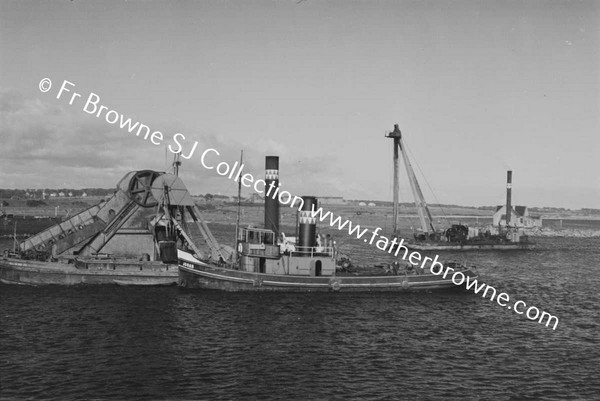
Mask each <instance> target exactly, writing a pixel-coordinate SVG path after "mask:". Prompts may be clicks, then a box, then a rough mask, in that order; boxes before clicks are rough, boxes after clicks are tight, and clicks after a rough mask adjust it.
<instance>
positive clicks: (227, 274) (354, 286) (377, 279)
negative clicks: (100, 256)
mask: <svg viewBox="0 0 600 401" xmlns="http://www.w3.org/2000/svg"><path fill="white" fill-rule="evenodd" d="M464 273H465V276H471V277H476V276H477V275H476V274H475V273H473V272H472V271H470V270H468V271H464ZM179 285H180V286H182V287H185V288H200V289H213V290H224V291H287V292H329V291H355V292H358V291H360V292H369V291H428V290H429V291H430V290H455V289H460V288H461V287H459V286H457V285H455V284H453V283H452V282H451V281H450V280H449V279H442V278H441V277H440V276H435V275H432V274H422V275H418V274H410V275H398V276H332V277H324V276H317V277H314V276H292V275H275V274H263V273H252V272H245V271H240V270H233V269H228V268H222V267H216V266H211V265H208V264H204V263H203V264H197V265H195V266H194V267H191V266H183V265H180V266H179Z"/></svg>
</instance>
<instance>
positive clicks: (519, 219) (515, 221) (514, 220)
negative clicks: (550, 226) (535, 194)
mask: <svg viewBox="0 0 600 401" xmlns="http://www.w3.org/2000/svg"><path fill="white" fill-rule="evenodd" d="M511 209H512V211H511V214H510V225H511V226H515V227H524V228H526V227H541V226H542V219H536V218H533V217H531V216H530V215H529V209H528V208H527V206H514V207H512V208H511ZM492 221H493V224H494V225H495V226H497V225H500V226H506V205H503V206H496V212H495V213H494V217H493V220H492Z"/></svg>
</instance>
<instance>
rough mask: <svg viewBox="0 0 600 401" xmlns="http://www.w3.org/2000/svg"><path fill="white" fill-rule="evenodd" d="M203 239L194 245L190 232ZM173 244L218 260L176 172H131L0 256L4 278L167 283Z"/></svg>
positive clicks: (171, 277) (221, 255)
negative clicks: (109, 192) (96, 199)
mask: <svg viewBox="0 0 600 401" xmlns="http://www.w3.org/2000/svg"><path fill="white" fill-rule="evenodd" d="M198 233H199V234H200V235H201V236H203V237H204V240H205V242H206V244H207V246H208V251H206V250H205V252H202V251H200V249H198V248H197V246H196V244H195V243H194V241H193V240H192V234H196V237H199V236H200V235H198ZM178 250H189V251H191V252H193V253H195V254H196V255H201V256H199V257H202V258H203V259H206V260H214V261H219V260H225V259H227V258H230V257H231V252H232V249H231V248H229V249H228V248H227V247H221V246H220V245H219V244H218V243H217V241H216V240H215V239H214V237H213V236H212V234H211V233H210V231H209V230H208V227H207V226H206V224H205V223H204V221H202V220H201V217H200V213H199V211H198V209H197V208H196V206H195V205H194V202H193V200H192V198H191V196H190V194H189V192H188V190H187V189H186V187H185V185H184V184H183V182H182V181H181V179H180V178H179V177H177V176H176V175H174V174H168V173H163V172H157V171H152V170H142V171H133V172H130V173H128V174H126V175H125V177H123V179H122V180H121V181H120V182H119V183H118V184H117V187H116V190H115V192H114V194H113V196H112V197H110V198H109V199H107V200H106V201H104V202H101V203H100V204H98V205H96V206H93V207H91V208H89V209H87V210H84V211H83V212H81V213H79V214H77V215H74V216H73V217H71V218H69V219H67V220H65V221H63V222H61V223H59V224H56V225H53V226H51V227H49V228H48V229H46V230H44V231H42V232H40V233H38V234H36V235H34V236H31V237H29V238H27V239H26V240H24V241H22V242H21V243H20V244H19V247H18V249H16V250H13V251H5V252H4V254H3V255H2V257H1V258H0V281H2V282H3V283H8V284H29V285H41V284H121V285H174V284H176V283H177V281H178V258H177V252H178Z"/></svg>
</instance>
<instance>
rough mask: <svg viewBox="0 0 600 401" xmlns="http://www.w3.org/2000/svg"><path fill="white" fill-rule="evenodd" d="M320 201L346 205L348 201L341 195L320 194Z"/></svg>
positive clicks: (325, 203)
mask: <svg viewBox="0 0 600 401" xmlns="http://www.w3.org/2000/svg"><path fill="white" fill-rule="evenodd" d="M317 198H318V199H319V203H320V204H321V205H345V204H346V201H345V200H344V198H343V197H341V196H319V197H317Z"/></svg>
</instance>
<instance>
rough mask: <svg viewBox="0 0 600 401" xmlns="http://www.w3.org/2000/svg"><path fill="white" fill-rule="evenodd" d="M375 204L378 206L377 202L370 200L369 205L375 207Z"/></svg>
mask: <svg viewBox="0 0 600 401" xmlns="http://www.w3.org/2000/svg"><path fill="white" fill-rule="evenodd" d="M375 206H377V205H376V204H375V202H369V207H375Z"/></svg>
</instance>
